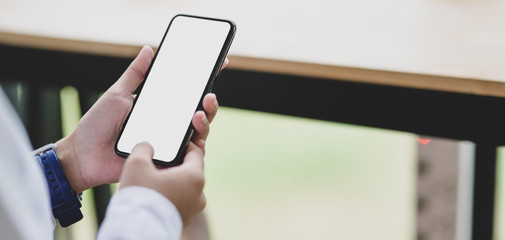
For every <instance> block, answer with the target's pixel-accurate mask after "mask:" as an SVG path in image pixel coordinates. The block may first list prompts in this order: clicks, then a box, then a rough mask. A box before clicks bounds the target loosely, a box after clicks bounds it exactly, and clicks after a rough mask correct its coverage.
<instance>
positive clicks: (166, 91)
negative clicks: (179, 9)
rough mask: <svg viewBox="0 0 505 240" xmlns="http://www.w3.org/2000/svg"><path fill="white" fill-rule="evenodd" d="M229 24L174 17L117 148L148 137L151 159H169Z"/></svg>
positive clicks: (173, 155)
mask: <svg viewBox="0 0 505 240" xmlns="http://www.w3.org/2000/svg"><path fill="white" fill-rule="evenodd" d="M230 28H231V25H230V24H229V23H228V22H224V21H214V20H206V19H200V18H192V17H185V16H178V17H176V18H174V19H173V21H172V23H171V26H170V28H169V30H168V32H167V35H166V36H165V39H164V42H163V43H162V44H161V46H160V48H159V50H158V54H157V56H156V59H155V62H154V63H153V65H152V67H151V70H150V72H149V74H148V76H147V78H146V80H145V83H144V86H143V88H142V90H141V92H140V94H139V96H138V99H137V102H136V104H135V106H134V108H133V111H132V113H131V115H130V118H129V119H128V122H127V123H126V125H125V128H124V130H123V133H122V135H121V138H120V139H119V141H118V144H117V148H118V150H119V151H122V152H127V153H129V152H131V150H132V149H133V147H134V146H135V144H137V143H139V142H142V141H147V142H149V143H150V144H151V145H152V146H153V148H154V159H157V160H160V161H164V162H170V161H173V160H174V159H175V158H176V156H177V152H178V150H179V148H180V147H181V144H182V142H183V140H184V136H185V134H186V132H187V130H188V127H189V126H190V124H191V120H192V118H193V115H194V113H195V111H196V109H197V107H198V104H199V101H200V98H201V96H202V94H203V93H204V91H205V87H206V85H207V82H208V81H209V79H210V77H211V75H212V71H213V69H214V66H215V65H216V63H217V61H218V58H219V53H220V52H221V50H222V48H223V46H224V44H225V41H226V38H227V36H228V33H229V32H230Z"/></svg>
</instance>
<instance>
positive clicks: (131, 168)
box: [119, 142, 154, 188]
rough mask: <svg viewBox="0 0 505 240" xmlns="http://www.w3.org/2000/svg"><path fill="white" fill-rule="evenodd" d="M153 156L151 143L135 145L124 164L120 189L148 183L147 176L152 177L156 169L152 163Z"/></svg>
mask: <svg viewBox="0 0 505 240" xmlns="http://www.w3.org/2000/svg"><path fill="white" fill-rule="evenodd" d="M153 155H154V150H153V148H152V146H151V145H150V144H149V143H147V142H143V143H139V144H137V145H135V147H133V149H132V152H131V153H130V155H129V156H128V158H126V161H125V163H124V166H123V171H122V173H121V177H120V182H121V184H120V185H119V187H120V188H123V187H125V186H130V185H140V186H142V185H143V183H144V181H146V178H145V176H150V175H151V173H150V171H152V170H153V169H154V166H153V164H152V161H151V159H152V158H153Z"/></svg>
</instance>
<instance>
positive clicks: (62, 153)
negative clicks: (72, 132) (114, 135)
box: [55, 137, 88, 193]
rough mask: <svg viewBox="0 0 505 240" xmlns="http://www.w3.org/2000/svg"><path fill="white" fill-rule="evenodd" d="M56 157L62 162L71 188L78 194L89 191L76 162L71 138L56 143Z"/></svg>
mask: <svg viewBox="0 0 505 240" xmlns="http://www.w3.org/2000/svg"><path fill="white" fill-rule="evenodd" d="M56 146H57V147H56V149H55V152H56V155H57V156H58V159H59V160H60V164H61V167H62V168H63V171H64V172H65V175H66V176H67V179H68V182H69V184H70V187H71V188H72V189H73V190H74V191H75V192H77V193H81V192H83V191H84V190H86V189H88V188H87V187H86V184H85V181H84V180H83V178H82V175H81V173H80V171H79V167H78V166H77V165H78V161H77V160H76V159H77V158H76V154H75V148H74V145H73V144H72V141H71V139H70V137H65V138H62V139H60V140H59V141H57V142H56Z"/></svg>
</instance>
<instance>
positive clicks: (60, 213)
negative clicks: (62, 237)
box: [35, 148, 83, 227]
mask: <svg viewBox="0 0 505 240" xmlns="http://www.w3.org/2000/svg"><path fill="white" fill-rule="evenodd" d="M35 158H37V160H38V162H39V163H40V165H41V167H42V169H43V171H44V175H45V176H46V179H47V184H48V187H49V194H50V196H51V206H52V210H53V216H54V217H55V218H56V219H58V222H60V225H61V226H62V227H67V226H69V225H71V224H73V223H75V222H77V221H79V220H81V219H82V217H83V216H82V213H81V210H80V208H81V206H82V205H81V201H80V200H81V199H80V196H79V195H78V194H76V193H75V192H74V191H73V190H72V188H71V187H70V184H69V183H68V180H67V178H66V176H65V173H64V172H63V168H62V167H61V164H60V161H59V160H58V157H57V156H56V152H55V151H54V148H49V149H44V150H43V151H41V152H39V153H38V154H36V155H35Z"/></svg>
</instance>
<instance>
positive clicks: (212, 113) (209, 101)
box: [202, 93, 219, 123]
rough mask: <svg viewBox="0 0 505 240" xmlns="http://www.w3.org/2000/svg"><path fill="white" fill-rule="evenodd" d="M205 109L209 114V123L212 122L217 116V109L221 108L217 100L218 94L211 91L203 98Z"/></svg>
mask: <svg viewBox="0 0 505 240" xmlns="http://www.w3.org/2000/svg"><path fill="white" fill-rule="evenodd" d="M202 105H203V110H204V111H205V113H206V115H207V119H208V120H209V123H212V121H213V120H214V117H216V114H217V110H218V108H219V103H218V101H217V96H216V94H214V93H209V94H207V95H205V97H204V98H203V103H202Z"/></svg>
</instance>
